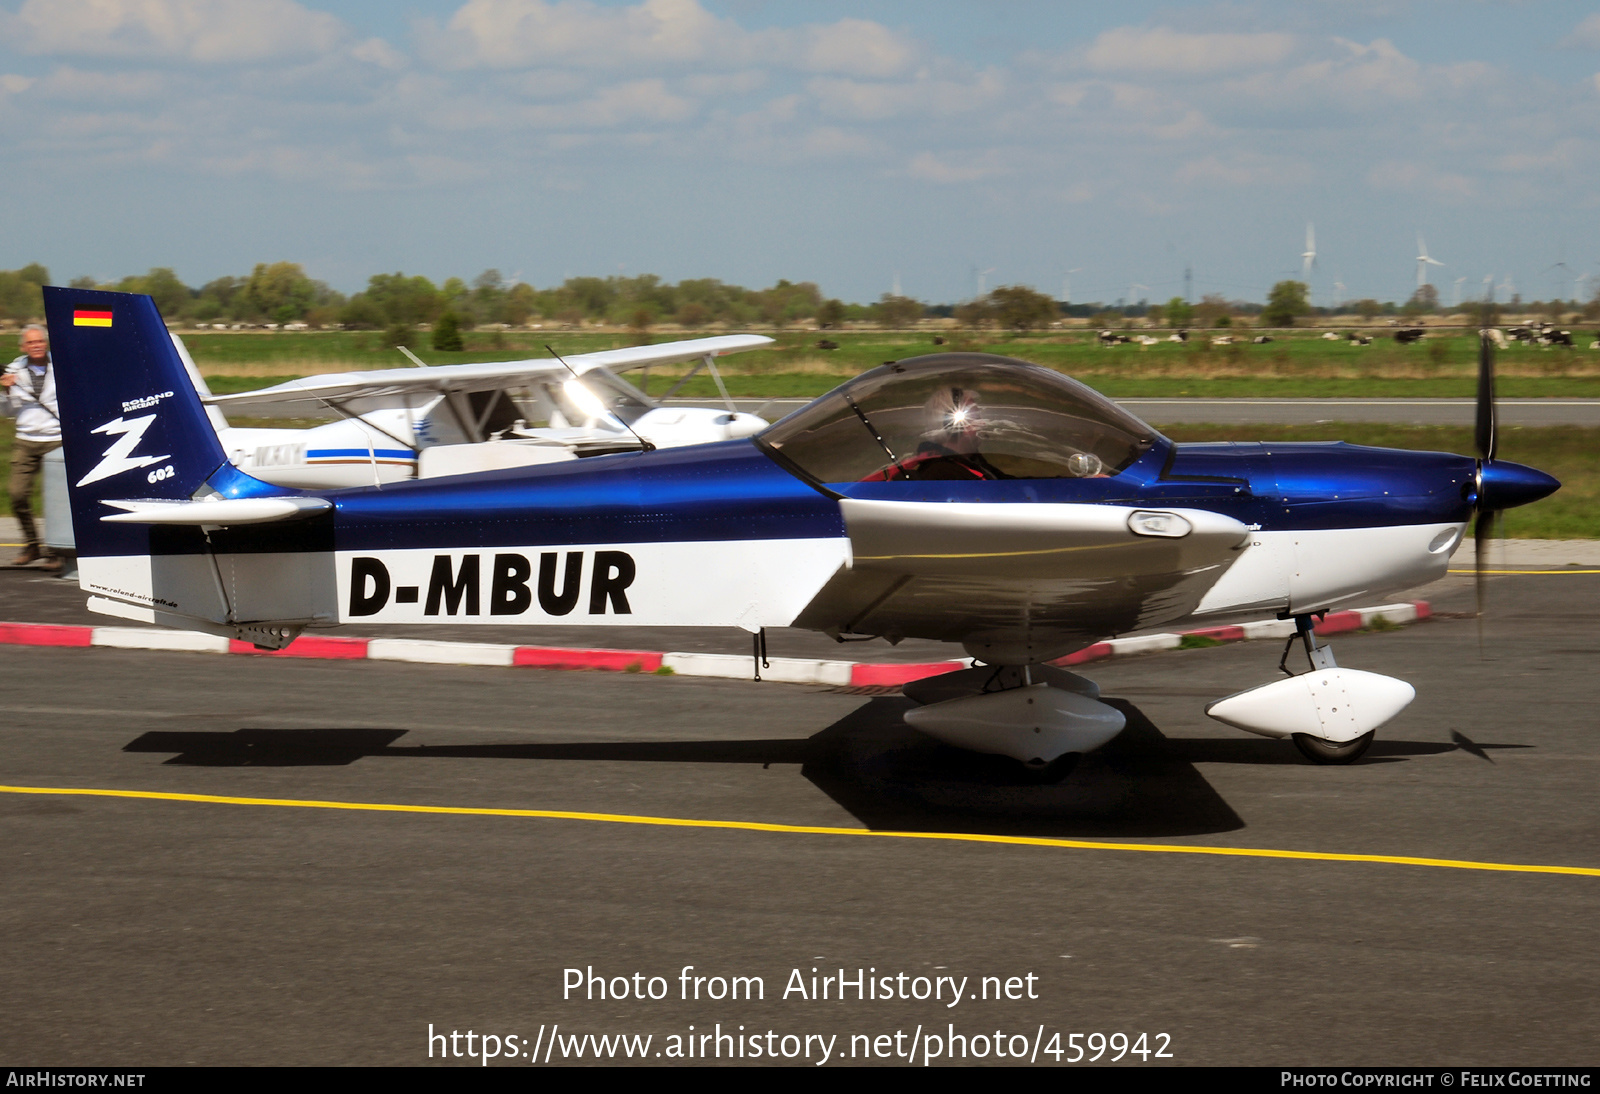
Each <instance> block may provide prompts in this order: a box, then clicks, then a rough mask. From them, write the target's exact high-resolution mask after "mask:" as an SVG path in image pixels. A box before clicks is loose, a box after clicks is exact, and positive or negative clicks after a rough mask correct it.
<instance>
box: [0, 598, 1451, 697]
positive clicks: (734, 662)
mask: <svg viewBox="0 0 1600 1094" xmlns="http://www.w3.org/2000/svg"><path fill="white" fill-rule="evenodd" d="M1431 614H1432V610H1431V609H1430V608H1429V606H1428V602H1427V601H1426V600H1410V601H1401V602H1399V603H1395V604H1379V605H1377V606H1375V607H1371V608H1355V609H1351V610H1349V611H1342V612H1329V613H1328V614H1327V616H1326V617H1325V618H1324V619H1323V620H1322V621H1321V622H1319V623H1318V624H1317V633H1318V634H1319V635H1329V634H1340V633H1343V632H1346V631H1354V630H1360V629H1361V628H1363V627H1369V626H1372V625H1373V624H1374V623H1375V622H1376V621H1377V620H1379V619H1382V620H1384V624H1380V625H1389V626H1401V625H1404V624H1407V623H1416V622H1420V621H1421V620H1424V619H1427V618H1428V617H1429V616H1430V615H1431ZM1294 630H1295V624H1294V620H1292V619H1264V620H1260V621H1258V622H1253V623H1242V624H1238V625H1235V626H1227V627H1203V628H1201V629H1199V630H1192V631H1181V632H1177V633H1168V634H1145V635H1138V636H1136V637H1133V638H1113V639H1111V640H1109V641H1106V642H1096V643H1095V644H1094V645H1092V646H1089V647H1088V648H1086V649H1081V650H1079V651H1078V652H1077V653H1074V654H1070V655H1069V656H1067V657H1063V658H1061V659H1060V660H1058V661H1056V662H1054V663H1055V664H1057V665H1067V666H1070V665H1081V664H1084V663H1085V662H1088V661H1100V660H1104V659H1106V658H1110V657H1128V656H1131V655H1133V654H1140V653H1154V652H1157V651H1159V650H1171V649H1178V648H1181V647H1183V646H1184V645H1186V644H1187V645H1189V646H1194V645H1209V644H1211V642H1242V641H1249V640H1252V639H1261V638H1267V639H1273V638H1276V639H1284V638H1287V637H1289V636H1290V635H1292V634H1293V633H1294ZM1185 639H1188V642H1187V643H1185ZM1207 640H1209V641H1207ZM0 645H11V646H100V647H111V648H116V649H132V650H184V651H189V652H193V653H237V654H247V655H249V656H252V657H301V658H316V659H323V660H341V661H363V660H364V661H408V662H413V663H416V664H428V665H489V666H495V667H501V668H543V669H578V670H591V671H593V670H599V671H605V672H648V673H662V674H664V675H665V674H668V673H670V674H672V675H675V676H711V677H720V678H723V679H735V680H743V679H747V678H749V677H751V676H752V675H753V671H752V669H753V665H752V659H751V658H750V657H744V656H739V655H735V654H719V653H662V652H657V651H653V650H611V649H564V648H557V647H550V646H512V645H503V644H498V643H489V642H438V641H428V640H423V639H413V638H335V637H323V636H317V635H311V636H304V635H303V636H301V637H300V638H297V639H295V640H294V641H293V642H292V643H290V644H289V646H288V647H287V648H285V649H282V650H261V649H257V648H256V647H255V646H252V645H251V644H250V643H248V642H239V641H235V640H232V639H228V638H219V637H216V636H214V635H209V634H199V633H197V632H194V631H176V630H167V629H164V628H159V627H85V626H71V625H63V624H56V623H0ZM971 664H972V661H970V660H950V661H930V662H922V663H920V664H894V663H882V662H878V663H870V662H861V661H823V660H816V659H810V658H798V657H773V658H769V659H767V660H766V661H764V662H763V663H762V665H761V673H760V676H761V679H763V680H769V681H772V682H774V683H782V684H824V685H830V686H833V687H894V686H897V685H900V684H906V683H910V682H911V681H913V680H920V679H922V678H923V677H926V676H937V675H938V674H940V673H944V672H950V671H953V670H955V669H962V668H967V667H968V666H970V665H971Z"/></svg>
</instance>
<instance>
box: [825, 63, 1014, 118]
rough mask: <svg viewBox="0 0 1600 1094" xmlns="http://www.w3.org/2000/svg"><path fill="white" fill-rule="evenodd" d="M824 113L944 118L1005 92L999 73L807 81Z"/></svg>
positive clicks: (986, 103)
mask: <svg viewBox="0 0 1600 1094" xmlns="http://www.w3.org/2000/svg"><path fill="white" fill-rule="evenodd" d="M806 90H808V91H809V92H811V94H812V95H813V96H814V97H815V98H816V100H817V102H818V105H820V106H821V108H822V110H823V111H824V112H825V113H828V114H832V115H834V116H836V117H845V118H851V119H855V120H859V121H882V120H884V119H886V118H894V117H901V116H904V115H915V116H920V117H945V116H948V115H952V114H960V113H964V112H967V111H971V110H978V109H982V108H985V107H988V106H991V105H993V104H994V103H995V102H996V101H997V100H998V99H999V98H1000V96H1001V95H1002V94H1003V93H1004V90H1005V85H1004V81H1003V80H1002V79H1001V77H1000V76H999V74H997V73H995V72H993V71H990V72H985V73H982V74H980V75H979V76H978V77H977V78H975V79H971V80H953V79H935V78H920V79H915V80H909V81H900V82H888V81H870V82H869V81H864V80H851V79H843V78H839V77H823V76H819V77H817V78H815V79H813V80H811V81H809V82H808V83H807V84H806Z"/></svg>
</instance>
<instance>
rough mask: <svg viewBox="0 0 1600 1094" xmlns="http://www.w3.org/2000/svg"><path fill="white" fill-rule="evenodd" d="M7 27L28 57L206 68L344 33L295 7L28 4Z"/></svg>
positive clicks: (150, 0) (135, 1)
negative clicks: (169, 62)
mask: <svg viewBox="0 0 1600 1094" xmlns="http://www.w3.org/2000/svg"><path fill="white" fill-rule="evenodd" d="M7 22H8V24H9V26H8V28H7V30H8V34H9V36H11V37H12V39H13V41H14V42H15V43H16V44H17V45H18V46H20V48H22V49H23V50H24V51H26V52H29V53H42V54H55V55H83V56H102V57H130V58H144V59H152V60H154V59H168V58H181V59H185V60H190V61H198V62H201V63H206V64H220V63H227V62H240V61H264V60H267V59H269V58H275V57H292V56H304V55H308V54H318V53H325V52H327V51H329V50H331V49H333V48H334V47H335V46H336V45H338V44H339V43H340V42H341V41H342V40H343V39H344V37H345V33H346V32H345V28H344V24H343V23H341V22H340V21H339V20H338V19H336V18H334V17H333V16H331V15H328V14H327V13H325V12H316V11H310V10H308V9H306V8H305V7H302V6H301V5H300V4H297V3H295V2H294V0H27V2H26V3H24V4H23V5H22V7H21V9H20V10H18V12H17V13H16V15H15V16H13V17H11V18H10V19H9V20H7Z"/></svg>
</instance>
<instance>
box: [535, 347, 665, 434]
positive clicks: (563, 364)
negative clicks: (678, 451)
mask: <svg viewBox="0 0 1600 1094" xmlns="http://www.w3.org/2000/svg"><path fill="white" fill-rule="evenodd" d="M544 348H545V349H547V350H550V356H551V357H554V358H555V359H556V360H557V361H560V362H561V367H562V368H564V369H566V370H567V371H568V372H570V373H572V378H573V380H574V381H576V382H577V383H578V385H579V386H580V387H581V386H582V385H583V377H581V376H579V375H578V372H577V370H576V369H574V368H573V367H572V366H571V365H569V364H567V361H566V358H564V357H562V356H561V354H559V353H557V352H556V351H555V349H554V348H553V347H551V346H550V344H549V343H548V342H547V343H545V347H544ZM585 390H588V389H587V388H585ZM612 417H613V418H615V419H616V420H617V421H619V422H621V423H622V428H623V429H626V430H627V431H628V432H629V433H632V434H633V439H634V440H636V441H638V442H639V446H640V447H641V448H643V449H644V450H645V451H646V452H654V451H655V450H656V446H655V445H653V444H651V443H650V442H649V441H647V440H645V439H644V438H643V437H641V436H639V431H638V430H636V429H634V428H633V426H631V425H629V424H628V419H626V418H624V417H623V416H622V415H621V414H613V415H612Z"/></svg>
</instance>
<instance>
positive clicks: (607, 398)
mask: <svg viewBox="0 0 1600 1094" xmlns="http://www.w3.org/2000/svg"><path fill="white" fill-rule="evenodd" d="M771 341H772V339H770V338H767V337H765V336H763V335H759V334H732V335H724V336H722V337H717V338H696V339H691V340H689V341H683V342H664V343H662V344H660V345H654V346H632V347H629V348H626V349H613V350H601V351H599V352H597V353H579V354H573V355H572V356H571V357H567V358H564V359H559V360H558V359H555V358H545V359H533V360H525V361H497V362H491V363H486V364H471V365H422V364H421V363H420V362H418V367H410V368H395V369H375V370H371V371H366V372H344V373H338V374H334V375H326V376H308V377H305V378H303V379H299V380H290V381H289V382H288V383H283V384H278V385H277V386H275V387H269V388H262V389H261V390H259V391H247V392H243V393H241V394H238V395H212V394H211V392H210V390H209V388H208V387H207V386H206V382H205V380H204V379H203V378H202V377H201V376H200V372H199V370H198V369H197V368H196V367H195V365H194V361H193V360H192V359H191V358H190V356H189V352H188V349H187V348H186V347H185V346H184V345H183V341H182V339H180V338H178V337H177V336H176V335H174V336H173V345H174V346H175V348H176V349H177V350H178V354H179V356H180V357H181V358H182V359H183V362H184V366H185V368H186V369H187V370H188V373H189V377H190V379H191V380H193V382H194V385H195V390H196V391H197V392H198V393H199V394H200V397H201V400H202V401H203V402H204V403H205V404H207V413H208V415H209V416H210V419H211V424H212V426H213V428H215V429H216V431H217V438H218V439H219V440H220V441H221V442H222V447H223V450H224V451H225V452H227V454H228V460H229V462H230V463H232V464H233V465H234V466H235V467H237V468H239V469H240V470H241V471H244V472H246V473H247V474H249V475H251V476H253V477H255V478H257V479H260V480H261V481H263V482H269V483H272V484H273V485H275V486H286V487H292V488H296V489H302V490H325V489H337V488H340V487H352V486H374V485H381V484H383V483H390V482H396V481H399V480H402V479H411V478H421V479H427V478H437V477H439V476H442V475H460V474H464V473H466V472H470V471H488V470H494V469H498V468H505V467H523V466H527V465H531V464H539V463H553V462H558V461H561V460H572V459H577V458H579V457H581V456H593V455H603V454H606V453H610V452H626V451H634V450H637V449H640V448H644V447H647V446H653V447H655V448H675V447H678V446H680V445H688V444H706V443H709V442H712V441H727V440H736V439H738V438H741V437H748V436H751V435H752V434H754V433H758V432H760V431H761V430H762V429H763V428H765V427H766V425H767V422H766V421H765V419H763V418H760V417H758V416H756V415H754V414H744V413H740V412H739V411H737V410H735V409H734V406H733V401H732V400H731V399H729V398H728V396H727V388H726V386H725V385H723V383H722V377H721V375H720V374H719V373H718V372H717V371H716V365H715V363H714V360H715V358H717V357H720V356H722V355H724V354H728V353H737V352H738V351H740V350H747V349H754V348H756V347H757V346H764V345H768V344H770V343H771ZM408 356H409V354H408ZM413 359H415V358H413ZM694 360H699V361H700V364H699V365H697V366H696V367H695V368H694V369H692V370H691V371H690V372H689V374H688V376H685V377H684V378H683V379H684V380H687V379H688V378H689V376H693V375H694V374H695V373H697V372H699V371H700V369H701V368H706V369H708V370H709V371H710V373H711V375H712V377H713V378H714V379H715V380H716V381H717V386H718V387H719V388H720V389H721V391H722V394H723V399H724V402H725V404H726V409H716V408H713V407H698V406H696V407H678V406H674V407H667V406H662V405H660V403H658V402H657V401H656V400H654V399H651V398H650V397H649V396H647V395H645V394H644V393H643V392H641V391H640V390H639V389H638V388H636V387H634V386H633V385H632V384H630V383H628V382H627V381H626V380H624V379H623V378H622V376H621V375H620V373H623V372H627V371H630V370H633V369H648V368H649V367H651V366H652V365H667V364H676V363H678V362H682V361H694ZM682 383H683V381H682V380H680V381H679V385H678V386H679V387H681V386H682ZM677 389H678V388H677V387H674V388H673V389H672V391H676V390H677ZM672 391H669V392H668V393H667V395H668V396H670V395H671V394H672ZM268 406H270V407H273V408H276V409H288V410H298V411H299V412H300V413H301V414H307V413H316V412H318V411H325V410H333V411H335V412H337V413H338V414H340V415H341V416H342V417H341V418H340V420H339V421H335V422H330V423H328V424H327V425H322V426H316V427H315V428H311V429H292V428H241V427H236V426H231V425H229V424H228V420H227V418H226V417H225V416H224V415H223V408H227V409H228V410H236V411H249V410H253V409H254V410H259V409H261V408H263V407H268ZM642 442H643V443H642Z"/></svg>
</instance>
